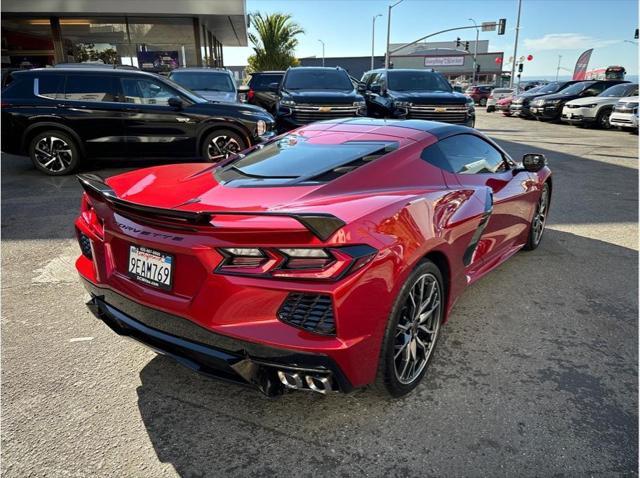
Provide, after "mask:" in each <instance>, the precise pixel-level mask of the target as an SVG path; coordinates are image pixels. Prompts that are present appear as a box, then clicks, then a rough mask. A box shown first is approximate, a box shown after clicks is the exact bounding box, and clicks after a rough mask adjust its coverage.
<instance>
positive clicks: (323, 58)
mask: <svg viewBox="0 0 640 478" xmlns="http://www.w3.org/2000/svg"><path fill="white" fill-rule="evenodd" d="M318 41H319V42H320V43H322V66H324V42H323V41H322V40H318Z"/></svg>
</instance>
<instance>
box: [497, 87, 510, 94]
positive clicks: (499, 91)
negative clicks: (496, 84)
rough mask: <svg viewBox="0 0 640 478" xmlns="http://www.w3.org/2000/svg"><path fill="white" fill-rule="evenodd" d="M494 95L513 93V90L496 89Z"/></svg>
mask: <svg viewBox="0 0 640 478" xmlns="http://www.w3.org/2000/svg"><path fill="white" fill-rule="evenodd" d="M493 92H494V93H512V92H513V90H512V89H510V88H496V89H495V90H493Z"/></svg>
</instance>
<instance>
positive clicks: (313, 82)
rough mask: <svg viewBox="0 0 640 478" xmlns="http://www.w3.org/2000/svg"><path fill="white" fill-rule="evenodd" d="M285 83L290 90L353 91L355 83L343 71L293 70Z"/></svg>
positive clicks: (288, 74)
mask: <svg viewBox="0 0 640 478" xmlns="http://www.w3.org/2000/svg"><path fill="white" fill-rule="evenodd" d="M284 81H285V84H284V87H285V88H286V89H288V90H340V91H351V90H353V83H351V79H350V78H349V75H347V73H346V72H345V71H343V70H334V69H326V70H319V69H318V70H316V69H310V70H307V69H304V68H300V69H293V70H289V72H288V73H287V76H286V77H285V80H284Z"/></svg>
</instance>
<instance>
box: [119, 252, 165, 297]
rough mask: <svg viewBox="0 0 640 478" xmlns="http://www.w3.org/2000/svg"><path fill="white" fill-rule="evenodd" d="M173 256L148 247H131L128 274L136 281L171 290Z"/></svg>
mask: <svg viewBox="0 0 640 478" xmlns="http://www.w3.org/2000/svg"><path fill="white" fill-rule="evenodd" d="M172 266H173V256H172V255H171V254H167V253H166V252H160V251H156V250H153V249H149V248H147V247H137V246H129V265H128V272H129V275H130V276H131V277H133V278H134V279H135V280H137V281H139V282H142V283H144V284H147V285H152V286H154V287H159V288H161V289H167V290H170V289H171V279H172V277H173V268H172Z"/></svg>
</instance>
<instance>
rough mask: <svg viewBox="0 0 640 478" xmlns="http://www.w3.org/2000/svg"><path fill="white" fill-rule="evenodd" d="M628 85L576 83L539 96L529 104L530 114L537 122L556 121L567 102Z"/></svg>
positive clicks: (615, 81)
mask: <svg viewBox="0 0 640 478" xmlns="http://www.w3.org/2000/svg"><path fill="white" fill-rule="evenodd" d="M619 83H629V82H628V81H623V80H600V81H598V80H590V81H578V82H576V83H574V84H573V85H570V86H568V87H566V88H563V89H562V90H560V91H559V92H557V93H552V94H550V95H544V96H539V97H538V98H536V99H535V100H534V101H532V102H531V114H532V115H533V116H534V117H535V118H536V119H539V120H546V121H557V120H559V119H560V116H562V108H564V105H565V103H566V102H567V101H571V100H576V99H578V98H587V97H589V96H597V95H599V94H600V93H602V92H603V91H604V90H606V89H607V88H609V87H610V86H613V85H617V84H619Z"/></svg>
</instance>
